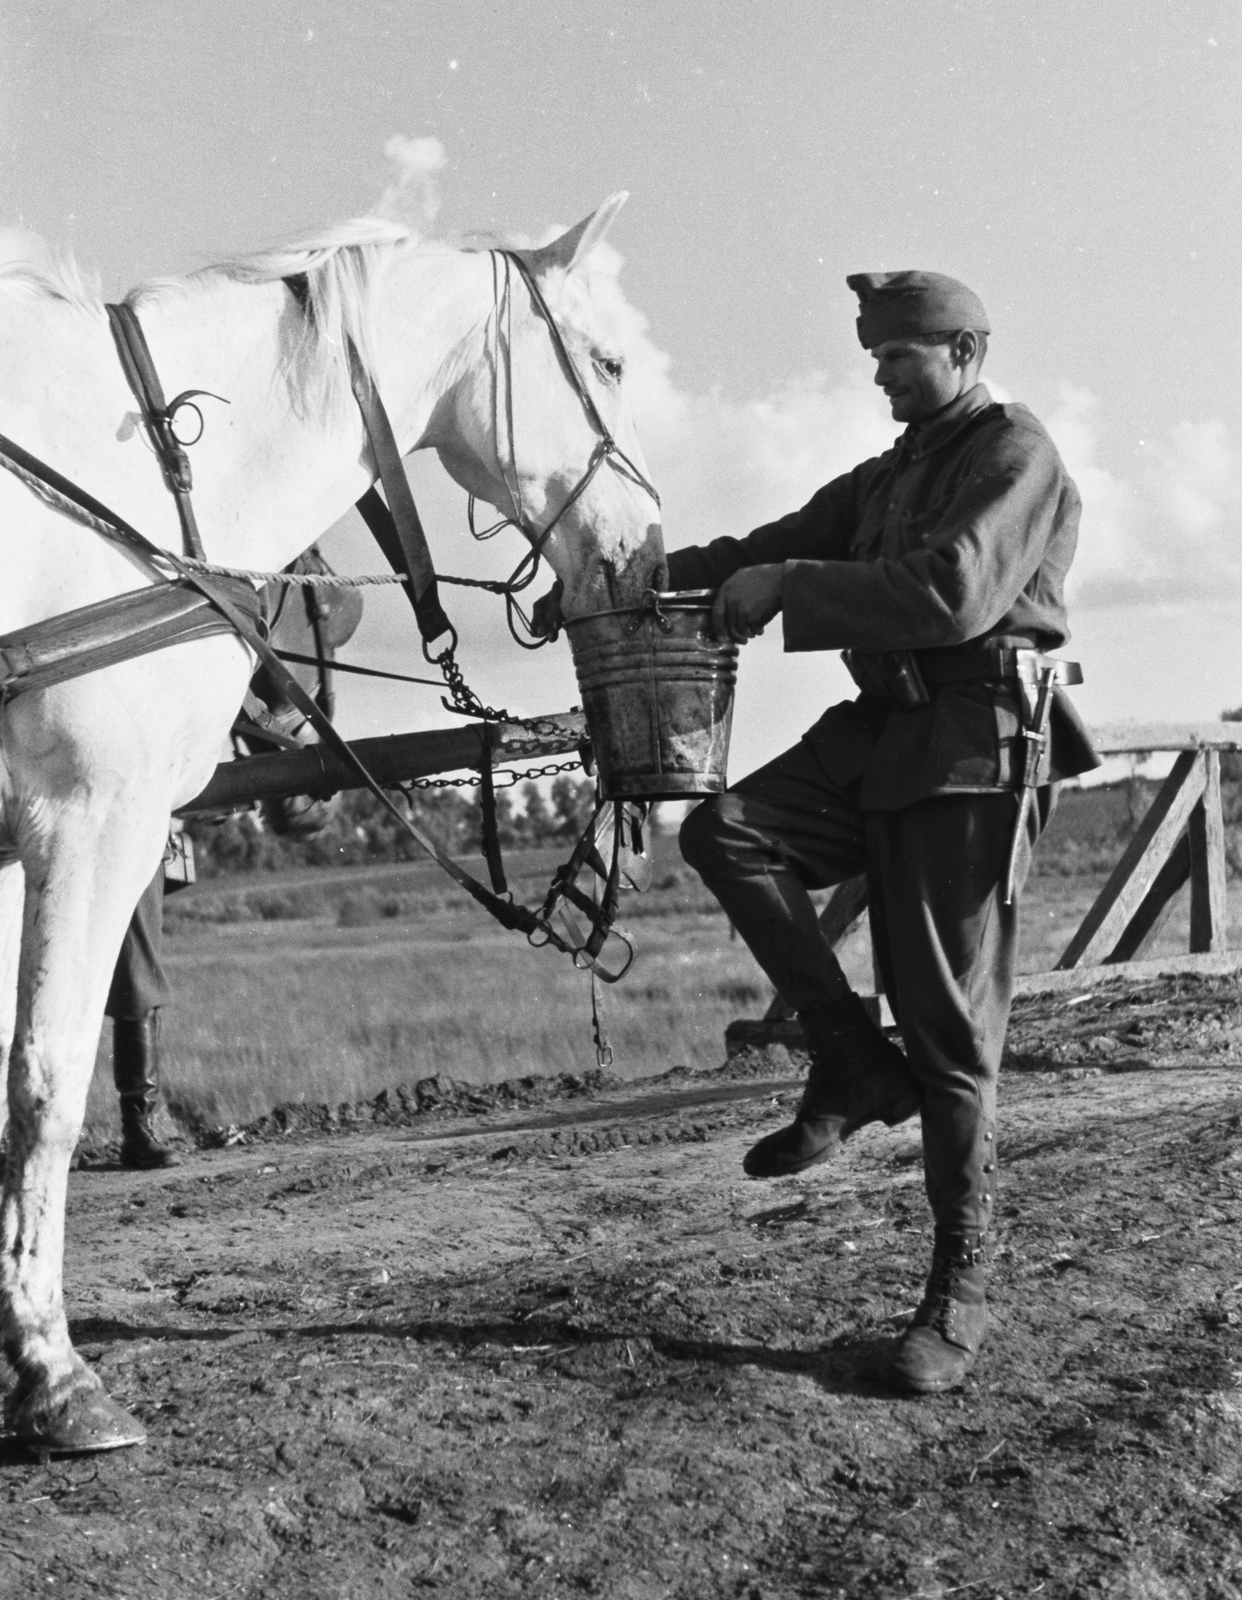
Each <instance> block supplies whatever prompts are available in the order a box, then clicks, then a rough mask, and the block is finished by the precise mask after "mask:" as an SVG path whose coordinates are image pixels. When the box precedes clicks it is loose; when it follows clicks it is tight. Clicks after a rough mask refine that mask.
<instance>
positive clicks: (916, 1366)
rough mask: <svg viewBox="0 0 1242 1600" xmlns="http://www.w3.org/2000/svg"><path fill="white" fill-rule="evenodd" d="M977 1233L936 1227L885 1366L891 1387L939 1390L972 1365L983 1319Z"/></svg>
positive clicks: (984, 1294)
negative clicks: (916, 1299) (924, 1274)
mask: <svg viewBox="0 0 1242 1600" xmlns="http://www.w3.org/2000/svg"><path fill="white" fill-rule="evenodd" d="M983 1238H984V1236H983V1234H982V1233H979V1232H977V1231H969V1232H960V1231H955V1230H950V1229H946V1228H937V1229H936V1247H935V1253H934V1254H933V1256H932V1269H931V1273H930V1275H929V1277H928V1279H927V1288H926V1290H925V1291H924V1293H923V1300H922V1304H921V1305H920V1306H919V1308H918V1310H917V1311H916V1312H915V1313H914V1317H913V1320H912V1321H911V1323H910V1326H909V1327H908V1328H907V1329H906V1331H905V1333H904V1334H902V1336H901V1342H900V1344H899V1345H898V1346H897V1353H896V1355H895V1356H894V1358H893V1362H892V1366H891V1367H890V1369H889V1377H890V1379H891V1381H892V1382H893V1384H894V1385H895V1386H896V1387H897V1388H899V1389H905V1390H908V1391H909V1392H910V1393H912V1394H939V1393H940V1392H941V1391H942V1390H944V1389H953V1388H956V1386H957V1385H958V1384H959V1383H961V1381H962V1379H963V1378H964V1377H965V1376H966V1374H967V1373H968V1372H969V1371H970V1369H971V1368H972V1367H973V1366H974V1364H975V1359H976V1357H977V1356H978V1354H979V1347H980V1345H981V1344H982V1343H983V1335H984V1333H985V1332H986V1331H987V1325H988V1306H987V1279H986V1269H985V1267H984V1248H983Z"/></svg>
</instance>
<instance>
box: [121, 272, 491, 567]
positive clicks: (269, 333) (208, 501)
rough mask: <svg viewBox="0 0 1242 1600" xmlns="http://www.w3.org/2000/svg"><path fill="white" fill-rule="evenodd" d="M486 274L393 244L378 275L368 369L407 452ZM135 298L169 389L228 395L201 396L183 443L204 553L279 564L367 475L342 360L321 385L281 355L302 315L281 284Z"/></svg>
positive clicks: (442, 382) (474, 324) (464, 340)
mask: <svg viewBox="0 0 1242 1600" xmlns="http://www.w3.org/2000/svg"><path fill="white" fill-rule="evenodd" d="M485 260H486V258H484V261H485ZM487 282H488V280H487V278H486V267H485V265H482V264H481V263H480V262H479V261H478V260H477V259H475V258H471V257H468V256H465V255H463V254H461V253H458V252H453V251H448V250H440V251H435V252H423V251H416V250H413V249H410V250H399V251H395V252H394V259H393V260H392V261H391V262H390V263H388V264H387V265H386V267H385V269H384V270H383V272H382V274H381V277H380V281H379V283H378V284H377V285H376V286H375V288H374V291H373V293H374V316H373V323H374V328H375V339H374V352H375V355H374V361H373V365H374V371H373V374H372V375H373V378H374V380H375V382H376V384H377V387H378V389H379V392H380V395H381V397H382V399H383V401H384V404H385V407H386V409H387V411H388V413H389V417H390V419H391V421H392V424H393V428H394V432H395V433H396V437H397V442H398V446H399V448H400V450H401V452H402V453H403V454H404V453H406V452H408V451H409V450H411V449H413V448H415V447H416V446H417V444H418V443H419V442H420V439H421V437H422V435H423V433H424V431H425V429H426V427H427V424H428V421H429V419H430V417H431V416H432V414H433V412H434V411H435V409H436V407H437V405H438V404H439V402H440V400H441V399H442V398H443V396H444V395H445V393H446V392H447V391H448V390H449V389H450V388H451V386H452V385H453V383H454V382H456V381H457V378H458V377H459V376H460V374H461V372H462V371H463V370H464V368H465V367H466V365H468V363H469V362H470V361H471V360H473V359H476V358H477V355H478V350H479V348H480V340H479V339H478V337H477V333H478V328H479V325H480V323H481V320H482V319H484V318H485V314H486V305H487V303H488V302H487V301H486V298H485V292H486V285H487ZM138 310H139V315H140V317H141V320H142V325H143V328H144V331H145V332H146V334H147V339H148V342H149V344H150V346H151V350H152V355H153V358H154V360H155V363H156V367H157V369H158V370H159V372H160V376H161V379H162V381H163V385H164V390H165V393H166V394H167V395H168V396H169V397H171V396H173V395H174V394H177V393H179V392H180V391H181V390H182V389H190V388H194V389H206V390H209V391H211V392H212V393H213V394H217V395H220V396H222V397H224V398H225V399H227V400H228V401H229V405H228V407H227V409H226V408H225V407H223V406H221V405H219V404H218V403H216V402H215V401H213V400H210V399H202V400H200V401H199V402H198V403H199V405H200V407H201V409H202V410H203V413H204V416H205V418H206V425H205V429H204V434H203V438H202V441H201V442H200V444H198V445H197V446H195V447H194V449H193V450H192V451H191V452H190V454H191V459H192V462H193V468H194V478H195V489H194V499H195V506H196V510H197V512H198V517H199V523H200V526H201V529H202V533H203V542H204V545H205V547H206V551H207V555H208V557H209V559H211V560H213V561H218V562H222V563H224V564H226V565H241V566H251V567H263V568H265V569H266V570H276V569H278V568H279V567H281V566H284V565H285V564H286V563H287V562H288V561H289V560H291V559H292V558H293V556H295V555H296V554H298V552H299V551H301V550H303V549H305V548H306V546H307V545H308V544H310V543H311V542H312V541H313V540H314V539H315V538H317V537H318V536H319V535H320V534H322V533H323V532H325V531H326V530H327V529H328V528H329V527H331V525H332V524H333V523H334V522H335V521H337V520H338V519H339V518H340V517H341V516H342V515H343V514H344V513H345V512H346V511H347V510H348V509H349V507H350V506H351V505H352V504H353V503H354V502H355V501H356V500H357V499H358V498H359V496H360V495H361V494H362V493H363V492H364V491H365V490H366V489H367V488H368V487H369V486H370V484H371V482H372V481H373V479H374V476H375V468H374V463H373V462H372V460H371V457H370V452H369V448H368V445H367V441H366V436H365V430H364V427H363V423H362V418H361V414H360V412H359V410H358V407H357V405H356V403H355V402H354V400H353V397H352V394H351V392H350V389H349V385H348V381H347V379H346V378H345V376H344V373H343V369H342V370H341V371H338V373H337V374H336V377H335V380H334V381H330V382H328V383H326V384H317V383H316V381H315V377H314V373H313V372H311V373H309V374H308V366H307V363H306V362H304V361H300V360H294V359H291V352H292V351H293V350H294V349H295V348H296V346H297V345H298V344H299V342H301V341H302V339H303V338H304V334H305V326H304V323H303V321H302V313H301V312H300V310H299V309H298V308H297V307H296V305H295V303H294V302H293V299H292V296H291V295H290V294H289V291H288V289H287V288H286V287H285V285H284V284H282V283H268V284H261V285H248V284H241V283H236V282H232V281H230V280H227V279H221V280H218V281H214V282H208V283H207V284H205V285H199V284H193V283H192V284H191V285H190V286H187V287H186V288H184V289H180V288H179V289H175V290H173V291H170V292H169V293H168V294H166V295H164V294H159V293H157V294H156V295H154V296H153V297H152V299H151V301H150V303H147V302H146V301H140V302H139V306H138ZM239 513H240V514H239Z"/></svg>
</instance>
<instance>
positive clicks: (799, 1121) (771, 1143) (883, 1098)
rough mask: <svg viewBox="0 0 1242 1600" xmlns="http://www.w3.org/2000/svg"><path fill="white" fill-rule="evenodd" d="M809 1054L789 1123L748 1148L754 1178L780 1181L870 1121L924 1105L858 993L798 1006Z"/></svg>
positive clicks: (827, 1155)
mask: <svg viewBox="0 0 1242 1600" xmlns="http://www.w3.org/2000/svg"><path fill="white" fill-rule="evenodd" d="M798 1020H799V1021H800V1022H801V1023H802V1027H803V1031H804V1032H805V1034H806V1040H807V1046H808V1048H809V1050H810V1055H811V1070H810V1072H809V1074H808V1076H807V1080H806V1088H805V1090H804V1091H803V1095H802V1102H801V1104H800V1105H799V1107H798V1110H797V1114H796V1115H795V1117H794V1120H793V1122H792V1123H790V1125H789V1126H788V1127H787V1128H780V1129H778V1131H777V1132H776V1133H769V1134H768V1135H767V1137H766V1138H763V1139H760V1140H759V1142H758V1144H756V1145H752V1146H751V1148H750V1149H749V1150H748V1151H747V1152H746V1156H745V1159H744V1160H743V1162H742V1169H743V1171H744V1172H746V1173H747V1174H748V1175H749V1176H750V1177H752V1178H782V1177H787V1176H788V1175H789V1174H790V1173H794V1172H802V1171H804V1170H805V1169H806V1168H807V1167H813V1166H815V1165H816V1164H817V1163H818V1162H821V1161H828V1160H830V1159H831V1158H832V1157H833V1156H834V1155H836V1153H837V1152H838V1150H840V1148H841V1144H842V1142H843V1141H844V1140H846V1139H848V1138H849V1136H850V1135H851V1134H852V1133H857V1132H858V1130H859V1128H864V1127H866V1125H867V1124H868V1123H869V1122H885V1123H887V1124H888V1126H889V1127H890V1128H891V1127H894V1126H895V1125H896V1124H897V1123H899V1122H904V1121H905V1120H906V1118H907V1117H912V1116H913V1115H914V1114H915V1112H916V1111H917V1110H918V1109H919V1105H920V1102H921V1096H920V1094H919V1086H918V1084H917V1083H916V1081H915V1079H914V1077H913V1075H912V1074H911V1072H910V1069H909V1067H908V1066H907V1065H906V1058H905V1056H904V1055H903V1054H902V1053H901V1051H900V1050H899V1049H898V1048H897V1046H896V1045H895V1044H892V1043H891V1042H890V1041H889V1040H888V1039H886V1038H885V1036H884V1033H883V1031H882V1030H881V1029H880V1028H878V1027H877V1026H876V1024H875V1023H874V1022H872V1020H871V1018H870V1017H869V1016H868V1015H867V1012H866V1009H865V1007H864V1006H863V1003H862V1001H861V1000H860V999H859V998H858V996H857V995H856V994H851V995H849V996H847V997H846V999H844V1000H838V1001H835V1002H833V1004H831V1005H824V1006H815V1007H814V1008H813V1009H808V1010H806V1011H799V1013H798Z"/></svg>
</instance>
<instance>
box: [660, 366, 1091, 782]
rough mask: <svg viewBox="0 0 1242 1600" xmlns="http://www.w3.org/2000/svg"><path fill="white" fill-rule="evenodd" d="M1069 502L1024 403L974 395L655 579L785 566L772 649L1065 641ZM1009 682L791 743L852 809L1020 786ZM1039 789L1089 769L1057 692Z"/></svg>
mask: <svg viewBox="0 0 1242 1600" xmlns="http://www.w3.org/2000/svg"><path fill="white" fill-rule="evenodd" d="M1079 510H1080V501H1079V497H1078V491H1077V489H1076V488H1075V487H1074V484H1073V483H1072V481H1071V480H1070V478H1069V476H1068V474H1067V473H1066V471H1065V467H1064V465H1063V464H1062V462H1061V458H1060V456H1059V455H1058V454H1057V450H1056V446H1055V445H1054V444H1053V443H1052V440H1051V439H1050V438H1049V437H1048V434H1047V433H1046V432H1045V430H1044V428H1043V427H1042V426H1041V425H1040V423H1039V422H1038V421H1036V419H1035V417H1034V416H1032V414H1031V413H1030V412H1029V411H1028V410H1027V409H1026V407H1025V406H1020V405H998V404H996V403H995V402H994V401H993V400H992V397H991V395H990V394H989V393H988V391H987V389H985V388H984V387H983V385H982V384H977V385H976V386H975V387H974V388H973V389H971V390H970V391H969V392H968V393H966V394H964V395H962V396H961V397H960V398H959V399H957V400H955V401H954V402H953V403H952V405H950V406H948V407H947V408H946V409H945V410H944V411H943V412H941V413H940V415H939V416H937V417H935V418H934V419H933V420H932V421H930V422H928V423H924V424H922V425H918V424H913V425H911V426H910V427H909V428H907V429H906V431H905V433H904V434H902V436H901V438H900V439H898V441H897V443H896V444H895V445H894V447H893V448H892V449H891V450H887V451H885V453H884V454H883V455H882V456H876V457H875V458H874V459H873V460H870V461H864V462H863V463H862V464H861V466H857V467H855V468H854V470H853V471H852V472H849V473H846V474H845V475H844V476H843V477H840V478H835V479H834V480H833V481H832V482H831V483H829V484H826V485H825V487H824V488H822V489H820V490H818V491H817V492H816V493H815V494H814V495H813V496H812V497H811V499H810V500H809V501H808V502H807V504H806V505H804V506H803V507H802V509H801V510H800V511H795V512H792V513H791V514H790V515H789V516H786V517H782V518H781V519H780V520H779V521H777V522H770V523H767V524H765V525H764V526H763V527H761V528H756V529H755V530H754V532H753V533H751V534H748V535H747V537H746V538H744V539H728V538H726V539H716V540H713V542H712V543H711V544H709V545H703V546H699V547H695V548H692V549H689V550H679V551H675V552H673V553H672V554H671V555H670V556H669V558H668V562H669V584H670V587H671V588H675V589H689V588H716V587H717V586H718V585H719V584H721V583H723V582H724V580H725V579H726V578H728V577H729V576H730V575H731V574H732V573H734V572H736V571H738V570H739V569H740V568H742V567H748V566H758V565H762V564H765V563H769V562H782V563H783V564H784V569H785V570H784V579H783V585H782V599H783V611H782V615H783V627H784V634H785V648H786V650H789V651H802V650H839V649H855V650H863V651H884V650H916V651H920V652H921V651H934V650H937V649H941V648H945V647H961V646H963V645H983V644H993V643H1002V644H1015V645H1022V646H1033V647H1034V648H1036V649H1040V650H1055V649H1057V648H1058V647H1059V646H1060V645H1062V644H1064V643H1065V641H1066V640H1067V639H1068V637H1069V629H1068V626H1067V622H1066V615H1065V601H1064V595H1063V589H1064V582H1065V574H1066V572H1067V570H1068V568H1069V564H1070V562H1071V560H1072V559H1073V555H1074V547H1075V544H1076V543H1077V538H1078V516H1079ZM1021 692H1022V691H1021V690H1020V689H1019V688H1018V687H1017V686H1016V685H1015V684H1014V683H1013V682H1012V681H1009V682H995V683H964V684H954V685H951V686H948V687H944V688H941V689H939V690H938V691H936V692H935V693H934V694H933V697H932V703H931V704H930V705H927V706H924V707H920V708H919V709H917V710H914V711H894V710H891V709H889V707H888V706H887V705H885V704H884V703H883V702H881V701H879V700H876V699H873V698H872V697H871V696H868V695H862V696H860V697H859V698H858V699H857V700H853V701H843V702H842V703H841V704H840V705H836V706H833V707H831V708H830V709H829V710H828V711H827V712H825V714H824V716H823V717H821V718H820V720H819V721H818V722H817V723H816V724H815V726H814V727H813V728H811V729H810V730H809V731H808V732H807V733H806V734H805V735H804V737H805V738H806V739H807V740H808V741H809V742H810V743H811V745H812V746H813V748H814V749H815V752H816V754H817V756H818V758H819V760H820V762H821V764H822V765H823V766H824V768H825V770H826V771H827V772H828V774H829V776H830V777H832V778H833V779H834V781H836V782H838V783H849V782H853V781H854V780H855V779H861V788H860V804H861V805H862V807H863V809H864V810H871V811H892V810H898V809H900V808H901V807H903V806H906V805H910V804H912V803H913V802H914V801H916V800H922V799H926V798H927V797H929V796H931V795H938V794H956V793H962V792H975V793H980V792H982V793H988V792H991V791H994V790H997V789H1008V788H1012V787H1013V786H1014V784H1015V783H1016V782H1020V781H1021V778H1020V771H1021V763H1022V756H1021V740H1020V738H1019V737H1018V733H1019V728H1020V719H1021V718H1022V716H1023V709H1022V706H1021V703H1020V695H1021ZM1051 733H1052V738H1051V741H1050V745H1051V757H1050V760H1048V761H1047V762H1046V763H1045V770H1044V771H1043V773H1042V774H1041V779H1042V780H1045V781H1046V780H1049V779H1052V780H1055V779H1057V778H1064V777H1069V776H1071V775H1072V774H1074V773H1077V772H1083V771H1085V770H1087V768H1089V767H1093V766H1097V765H1098V764H1099V758H1098V757H1097V756H1096V755H1095V752H1094V751H1093V750H1092V749H1091V744H1090V741H1089V739H1088V738H1087V735H1086V731H1085V729H1084V728H1083V726H1082V723H1081V722H1080V721H1079V719H1078V717H1077V715H1076V713H1075V712H1074V710H1073V708H1072V707H1071V705H1070V703H1069V701H1068V699H1067V698H1066V697H1065V695H1064V694H1063V693H1062V692H1061V691H1059V690H1058V691H1057V692H1056V698H1055V702H1054V706H1053V712H1052V725H1051Z"/></svg>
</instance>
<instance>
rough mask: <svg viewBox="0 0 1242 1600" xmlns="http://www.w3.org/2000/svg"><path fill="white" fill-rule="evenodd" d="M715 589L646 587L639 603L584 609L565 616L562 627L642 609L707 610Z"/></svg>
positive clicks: (634, 613)
mask: <svg viewBox="0 0 1242 1600" xmlns="http://www.w3.org/2000/svg"><path fill="white" fill-rule="evenodd" d="M717 592H718V591H717V590H715V589H666V590H661V591H659V592H658V593H657V591H656V590H654V589H648V591H647V596H648V598H646V599H645V600H644V601H643V603H642V604H641V605H637V606H610V607H609V608H608V609H607V610H605V611H584V612H583V614H582V615H581V616H580V617H566V618H565V620H564V622H563V623H562V626H563V627H566V628H573V627H576V626H577V624H578V623H580V622H594V621H595V619H596V618H597V617H632V616H635V615H641V614H642V613H643V612H644V611H654V610H656V609H657V608H659V610H661V611H707V610H709V609H710V608H711V604H712V601H713V600H714V599H715V598H716V594H717Z"/></svg>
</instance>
